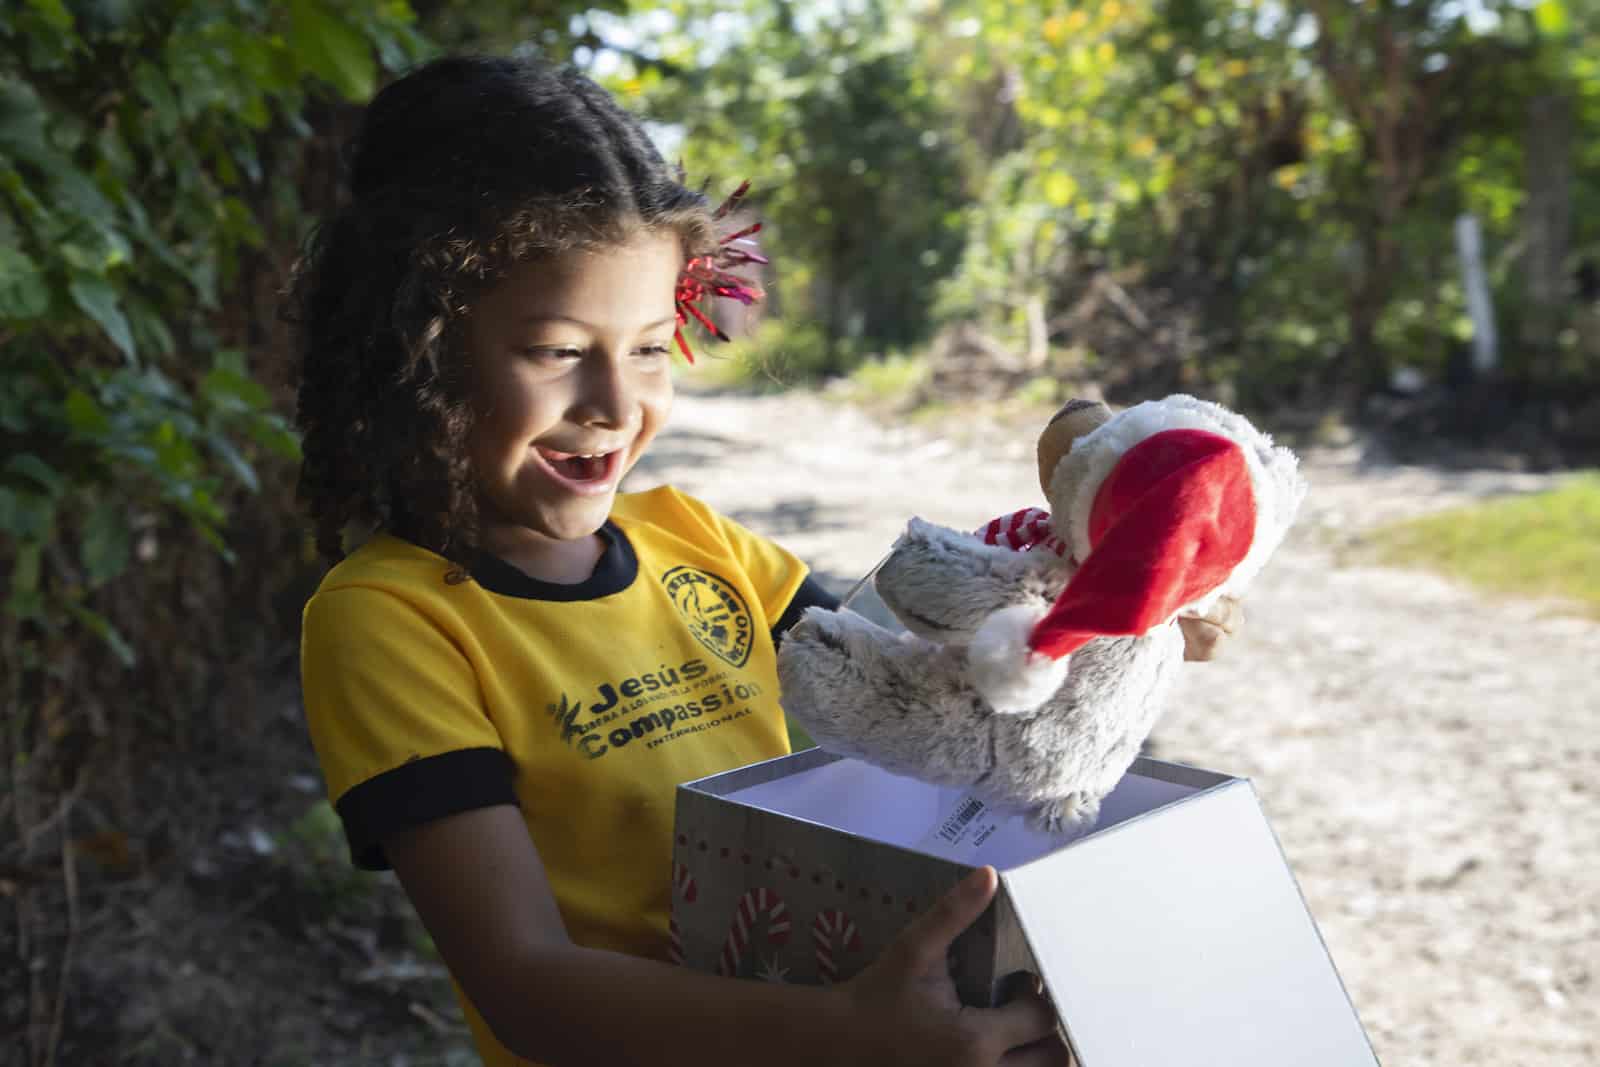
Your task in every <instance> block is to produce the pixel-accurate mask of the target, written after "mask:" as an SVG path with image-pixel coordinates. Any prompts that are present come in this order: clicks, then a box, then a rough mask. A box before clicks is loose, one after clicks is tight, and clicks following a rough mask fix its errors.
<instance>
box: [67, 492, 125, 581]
mask: <svg viewBox="0 0 1600 1067" xmlns="http://www.w3.org/2000/svg"><path fill="white" fill-rule="evenodd" d="M131 542H132V533H131V532H130V531H129V529H128V522H127V519H126V518H124V516H123V509H122V504H121V502H120V501H118V500H116V499H115V498H108V499H106V500H103V501H102V502H101V503H100V504H99V505H98V506H97V507H96V508H95V509H94V510H93V511H91V512H90V513H89V517H88V519H86V520H85V521H84V524H83V535H82V538H81V540H80V542H79V551H80V552H82V554H83V566H84V569H85V570H86V571H88V574H89V584H90V585H101V584H103V583H105V582H109V581H110V580H111V579H113V578H115V577H116V576H117V575H119V574H121V573H122V572H123V571H124V570H126V569H127V566H128V556H129V546H130V544H131Z"/></svg>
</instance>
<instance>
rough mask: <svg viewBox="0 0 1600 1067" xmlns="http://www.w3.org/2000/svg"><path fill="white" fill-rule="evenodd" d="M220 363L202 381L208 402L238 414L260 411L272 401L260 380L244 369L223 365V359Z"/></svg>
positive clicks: (202, 388) (220, 409)
mask: <svg viewBox="0 0 1600 1067" xmlns="http://www.w3.org/2000/svg"><path fill="white" fill-rule="evenodd" d="M218 363H219V365H218V366H216V367H214V368H213V369H212V370H211V371H210V372H209V373H207V374H206V376H205V378H204V379H202V380H201V382H200V392H201V395H202V396H204V397H205V399H206V403H207V404H209V405H211V406H212V407H213V408H215V409H216V410H218V411H223V412H228V413H233V414H237V413H241V412H247V411H260V410H263V409H265V408H267V407H268V406H269V405H270V404H271V403H272V398H271V397H270V396H269V395H268V393H267V391H266V389H265V388H263V387H262V385H261V383H260V382H257V381H255V380H253V379H251V378H250V377H248V376H247V375H245V373H244V372H243V371H242V370H235V369H233V368H232V367H229V366H225V365H221V364H222V361H221V360H219V361H218Z"/></svg>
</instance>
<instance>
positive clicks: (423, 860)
mask: <svg viewBox="0 0 1600 1067" xmlns="http://www.w3.org/2000/svg"><path fill="white" fill-rule="evenodd" d="M384 849H385V852H386V853H387V855H388V858H389V860H390V862H391V863H392V864H393V866H394V869H395V871H396V872H397V873H398V874H399V876H400V881H401V883H402V884H403V885H404V886H405V889H406V892H407V894H409V896H410V897H411V901H412V903H413V904H414V905H415V907H416V909H417V912H418V914H419V915H420V916H421V917H422V921H423V923H424V924H425V925H426V926H427V928H428V932H429V933H430V934H431V935H432V936H433V939H434V943H435V944H436V945H437V946H438V948H439V951H440V953H441V954H442V955H443V957H444V959H445V962H446V963H447V964H448V965H449V967H450V970H451V973H452V974H454V975H455V977H456V980H457V981H459V982H460V983H461V985H462V988H463V989H465V991H466V993H467V996H468V997H470V998H471V1000H472V1002H473V1004H475V1005H476V1006H477V1008H478V1010H479V1011H481V1012H482V1013H483V1016H484V1018H485V1020H486V1021H487V1022H488V1024H489V1026H490V1028H491V1029H492V1030H493V1031H494V1033H495V1036H496V1037H498V1038H499V1039H500V1041H501V1042H503V1043H504V1044H505V1045H506V1046H507V1047H509V1048H510V1049H511V1050H512V1051H513V1052H515V1053H517V1054H518V1055H520V1056H525V1057H528V1058H530V1059H534V1060H537V1061H539V1062H542V1063H547V1064H553V1065H561V1064H635V1063H639V1064H643V1063H648V1064H653V1065H660V1067H674V1065H677V1064H683V1065H693V1067H703V1065H704V1064H707V1063H714V1064H724V1063H726V1064H735V1063H748V1062H753V1061H757V1060H758V1061H759V1062H761V1063H762V1064H763V1067H782V1065H786V1064H791V1063H792V1064H797V1065H801V1064H803V1065H804V1067H815V1065H816V1064H818V1063H828V1064H830V1065H839V1067H844V1065H848V1064H857V1063H859V1064H864V1065H865V1064H870V1065H873V1067H881V1065H890V1064H901V1063H904V1064H916V1065H918V1067H923V1065H933V1064H952V1065H957V1064H959V1065H969V1064H970V1065H983V1067H989V1065H993V1064H998V1063H1001V1062H1002V1059H1003V1062H1004V1063H1005V1064H1006V1065H1007V1067H1013V1065H1015V1067H1022V1065H1024V1064H1027V1065H1032V1064H1040V1065H1043V1064H1055V1063H1065V1053H1064V1050H1062V1049H1061V1047H1060V1046H1059V1044H1058V1043H1057V1042H1056V1039H1055V1037H1054V1034H1055V1021H1054V1016H1053V1013H1052V1012H1051V1011H1050V1009H1049V1008H1048V1006H1047V1005H1046V1004H1045V1002H1044V1001H1043V1000H1042V999H1041V998H1039V997H1037V996H1026V997H1022V998H1019V999H1017V1000H1014V1001H1012V1002H1011V1003H1009V1004H1007V1005H1005V1006H1004V1007H1001V1008H996V1009H993V1010H985V1009H976V1008H965V1007H962V1006H961V1004H960V1003H959V1002H958V1001H957V999H956V995H955V989H954V986H953V985H952V983H951V981H950V978H949V974H948V972H947V970H946V966H947V965H946V953H947V951H948V949H949V947H950V943H951V942H952V941H953V940H954V939H955V938H956V936H957V935H958V934H960V933H961V931H962V930H964V929H966V927H967V926H968V925H969V924H970V923H971V922H972V921H973V920H974V919H976V918H977V917H978V915H980V914H981V913H982V912H983V910H984V908H986V907H987V906H988V904H989V900H990V899H991V898H992V897H993V895H994V891H995V875H994V872H993V870H992V869H990V868H987V867H985V868H983V869H982V870H980V871H978V872H977V873H976V874H974V875H973V876H971V877H969V878H967V879H966V880H965V881H964V882H962V883H961V884H960V885H958V886H956V888H955V889H953V890H951V892H950V893H949V894H948V895H946V896H945V897H944V899H942V900H941V901H940V902H939V903H937V904H935V905H934V906H933V908H932V909H930V910H929V911H928V912H927V913H925V914H924V915H922V916H921V917H920V918H918V919H917V920H916V921H915V922H913V923H912V925H911V926H910V927H908V928H907V930H906V931H905V932H904V933H903V934H902V935H901V936H900V937H899V939H898V940H897V941H896V942H895V943H894V944H893V945H891V946H890V947H889V949H888V950H886V951H885V952H884V954H883V956H881V957H880V958H879V959H878V960H877V961H876V962H875V963H873V964H872V965H871V966H870V967H868V968H867V969H866V970H865V971H863V972H862V973H861V974H860V975H858V976H857V977H856V978H855V979H853V980H851V981H849V982H846V983H843V984H841V985H838V986H832V987H820V986H798V985H782V984H773V983H767V982H752V981H734V980H729V979H725V978H717V977H713V976H711V975H706V974H700V973H696V972H693V971H687V970H684V969H682V968H680V967H674V966H670V965H668V964H665V963H658V962H656V961H654V960H647V959H639V958H635V957H632V956H626V955H622V954H620V953H616V952H607V951H603V950H598V949H589V948H583V947H580V946H578V945H574V944H573V943H572V942H571V940H570V939H569V938H568V936H567V932H566V928H565V926H564V924H563V923H562V920H561V914H560V912H559V910H558V909H557V907H556V902H555V897H554V895H553V894H552V893H551V890H550V884H549V881H548V880H547V879H546V877H545V873H544V867H543V865H542V864H541V862H540V860H539V855H538V852H537V851H536V850H535V848H534V846H533V842H532V841H531V840H530V839H529V837H528V830H527V825H526V824H525V823H524V822H523V820H522V816H521V814H520V813H519V812H518V811H517V810H516V808H514V807H511V806H509V805H500V806H496V807H488V808H479V809H476V810H473V811H468V812H463V813H462V814H459V815H452V816H449V817H447V818H443V819H439V820H436V821H434V822H429V823H426V824H424V825H422V826H419V827H416V828H414V829H410V830H406V831H403V832H401V833H398V834H395V835H393V836H392V837H390V838H388V839H387V840H385V842H384ZM1012 1050H1015V1051H1012Z"/></svg>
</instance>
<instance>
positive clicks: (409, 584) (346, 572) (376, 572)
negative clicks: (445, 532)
mask: <svg viewBox="0 0 1600 1067" xmlns="http://www.w3.org/2000/svg"><path fill="white" fill-rule="evenodd" d="M452 566H453V565H452V564H451V563H450V561H449V560H447V559H445V558H444V557H443V556H441V555H439V554H437V553H435V552H430V551H429V550H428V549H426V548H422V547H421V546H419V545H415V544H412V543H411V542H410V541H407V540H404V539H403V538H399V537H396V536H394V535H393V534H388V533H382V532H379V533H375V534H373V535H372V536H371V537H369V538H368V539H367V540H366V541H365V542H364V543H363V544H362V545H361V546H360V547H359V548H357V549H356V550H355V551H353V552H351V553H350V554H349V555H348V556H346V557H345V558H344V559H343V560H341V561H339V562H338V563H336V564H334V566H333V567H332V569H330V570H329V571H328V573H327V574H325V575H323V577H322V581H321V583H320V584H318V586H317V591H316V593H315V594H313V596H314V597H315V596H322V595H324V594H327V593H331V592H334V591H335V590H341V589H359V588H369V589H372V588H377V589H388V590H391V591H398V590H417V591H421V590H424V589H433V588H439V587H442V586H443V585H445V576H446V575H447V574H448V573H449V572H450V570H451V568H452Z"/></svg>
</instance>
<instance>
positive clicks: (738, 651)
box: [661, 567, 755, 667]
mask: <svg viewBox="0 0 1600 1067" xmlns="http://www.w3.org/2000/svg"><path fill="white" fill-rule="evenodd" d="M661 584H662V585H663V586H665V587H666V590H667V596H669V597H671V598H672V606H673V607H675V608H677V609H678V614H679V615H682V616H683V621H684V622H685V623H686V624H687V625H688V627H689V632H690V633H692V634H694V636H695V640H697V641H699V642H700V643H701V644H702V645H705V646H706V648H708V649H710V650H711V651H712V652H714V653H716V655H717V658H719V659H721V660H723V661H724V662H726V663H727V664H728V665H729V666H733V667H743V666H744V664H745V661H746V660H748V659H749V658H750V646H751V644H752V641H753V638H754V632H755V624H754V623H753V622H752V621H751V618H750V609H749V608H747V607H745V603H744V598H743V597H741V596H740V595H739V591H738V590H737V589H735V588H734V587H733V586H732V585H729V584H728V583H727V582H725V581H723V580H722V579H721V578H718V577H717V576H716V575H715V574H712V573H710V572H709V571H703V570H700V569H698V568H696V567H674V568H672V569H671V570H670V571H668V572H667V573H665V574H663V575H662V576H661Z"/></svg>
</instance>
